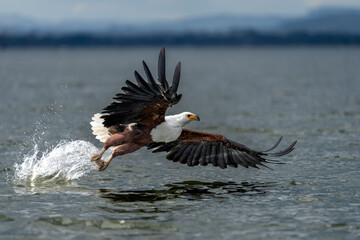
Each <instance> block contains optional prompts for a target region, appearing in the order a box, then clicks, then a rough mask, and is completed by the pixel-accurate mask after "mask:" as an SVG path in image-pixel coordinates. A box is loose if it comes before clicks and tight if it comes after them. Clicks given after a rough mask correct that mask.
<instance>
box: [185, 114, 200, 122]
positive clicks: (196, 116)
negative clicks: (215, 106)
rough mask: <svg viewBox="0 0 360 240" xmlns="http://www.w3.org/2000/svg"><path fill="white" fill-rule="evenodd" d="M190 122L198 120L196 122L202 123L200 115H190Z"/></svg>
mask: <svg viewBox="0 0 360 240" xmlns="http://www.w3.org/2000/svg"><path fill="white" fill-rule="evenodd" d="M188 118H189V119H190V120H196V121H200V117H199V116H198V115H195V114H192V115H190V117H188Z"/></svg>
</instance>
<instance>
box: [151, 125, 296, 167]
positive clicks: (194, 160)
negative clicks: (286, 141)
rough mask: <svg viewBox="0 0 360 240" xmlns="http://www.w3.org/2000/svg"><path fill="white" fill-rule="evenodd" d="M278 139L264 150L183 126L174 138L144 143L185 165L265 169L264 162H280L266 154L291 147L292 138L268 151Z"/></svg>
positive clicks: (284, 151)
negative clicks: (281, 145) (259, 167)
mask: <svg viewBox="0 0 360 240" xmlns="http://www.w3.org/2000/svg"><path fill="white" fill-rule="evenodd" d="M281 140H282V137H280V139H279V140H278V141H277V142H276V143H275V145H274V146H273V147H271V148H270V149H268V150H266V151H256V150H253V149H251V148H248V147H246V146H245V145H243V144H240V143H237V142H235V141H233V140H230V139H228V138H225V137H224V136H222V135H219V134H214V133H205V132H198V131H192V130H188V129H183V131H182V133H181V135H180V137H179V138H178V139H177V140H175V141H173V142H169V143H152V144H150V145H148V149H154V150H153V152H162V151H165V152H168V154H167V156H166V158H167V159H168V160H172V161H174V162H180V163H183V164H185V163H186V164H187V165H188V166H196V165H199V164H200V165H202V166H206V165H208V164H212V165H213V166H218V167H220V168H226V167H227V166H231V167H235V168H236V167H238V166H239V165H240V166H242V167H245V168H248V167H253V168H258V165H259V166H263V167H267V168H269V167H268V166H266V165H264V164H266V163H274V164H282V162H279V161H277V160H271V159H268V157H281V156H284V155H286V154H288V153H290V152H291V151H292V150H294V146H295V144H296V141H295V142H293V143H292V144H290V146H288V147H287V148H285V149H284V150H281V151H278V152H272V153H271V152H270V151H272V150H274V149H275V148H276V147H277V146H278V145H279V144H280V142H281Z"/></svg>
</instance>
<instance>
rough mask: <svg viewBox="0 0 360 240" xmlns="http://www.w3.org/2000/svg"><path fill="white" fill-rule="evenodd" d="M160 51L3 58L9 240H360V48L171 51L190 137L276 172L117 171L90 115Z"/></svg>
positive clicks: (1, 146) (131, 160) (2, 188)
mask: <svg viewBox="0 0 360 240" xmlns="http://www.w3.org/2000/svg"><path fill="white" fill-rule="evenodd" d="M158 51H159V48H138V49H135V48H132V49H121V48H119V49H21V50H20V49H19V50H0V99H1V103H0V121H1V125H0V131H1V134H0V238H1V239H56V238H58V237H59V236H61V238H63V239H194V238H195V239H269V238H270V239H280V238H283V239H359V238H360V187H359V186H360V157H359V155H360V137H359V136H360V48H199V49H195V48H172V47H169V48H167V67H168V69H167V71H168V78H169V79H171V78H172V73H173V69H174V67H175V65H176V63H177V61H179V60H181V61H182V68H183V70H182V80H181V83H180V87H179V92H181V93H183V99H182V101H181V102H180V103H179V104H178V105H176V106H175V107H173V108H172V109H171V110H170V111H169V113H178V112H182V111H191V112H194V113H197V114H198V115H200V116H201V122H200V123H197V122H196V123H191V124H190V125H189V126H188V127H189V128H191V129H196V130H202V131H211V132H218V133H221V134H223V135H225V136H227V137H229V138H231V139H234V140H236V141H238V142H241V143H243V144H245V145H247V146H249V147H252V148H255V149H260V150H261V149H265V148H268V147H270V146H271V145H272V144H273V143H274V142H275V141H276V139H277V138H278V137H279V136H284V138H283V143H282V145H281V147H285V146H286V144H290V143H291V141H293V140H298V144H297V145H296V149H295V151H293V152H292V153H291V154H289V155H287V156H285V157H282V158H281V160H282V161H284V162H285V163H286V164H284V165H273V166H271V167H272V168H273V169H274V170H273V171H271V170H268V169H265V168H262V169H260V170H259V169H245V168H237V169H234V168H227V169H218V168H215V167H211V166H207V167H199V166H198V167H192V168H190V167H187V166H185V165H181V164H179V163H172V162H169V161H167V160H165V156H164V154H163V153H158V154H152V153H151V152H148V151H146V150H145V149H142V150H140V151H137V152H135V153H132V154H129V155H126V156H123V157H120V158H116V159H115V160H114V161H113V162H112V163H111V165H110V167H109V168H108V169H107V170H106V171H105V172H98V171H96V168H95V166H94V165H93V164H92V163H91V162H89V158H90V156H91V155H92V154H94V153H95V152H97V151H98V150H99V149H100V148H101V144H100V143H99V142H98V141H97V140H96V139H95V138H94V137H93V136H92V134H91V129H90V125H89V122H90V118H91V116H92V115H93V114H94V113H96V112H99V111H100V110H101V109H102V108H103V107H105V106H106V105H107V104H108V103H110V102H111V98H112V96H113V95H114V94H115V93H117V92H119V91H120V88H121V87H122V86H123V85H124V81H125V80H126V79H134V77H133V71H134V70H135V69H138V70H142V69H141V60H143V59H145V60H146V61H147V62H148V64H149V65H150V68H151V69H152V70H153V71H155V70H156V62H157V55H158Z"/></svg>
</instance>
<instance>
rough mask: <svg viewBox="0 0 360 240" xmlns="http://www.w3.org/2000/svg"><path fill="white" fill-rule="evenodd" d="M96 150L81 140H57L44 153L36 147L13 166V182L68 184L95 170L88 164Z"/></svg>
mask: <svg viewBox="0 0 360 240" xmlns="http://www.w3.org/2000/svg"><path fill="white" fill-rule="evenodd" d="M96 152H98V149H97V148H96V147H95V146H94V145H93V144H92V143H90V142H87V141H83V140H75V141H65V140H62V141H60V142H59V143H58V144H57V145H56V146H55V147H54V148H52V149H50V150H47V151H45V152H43V153H41V152H40V151H39V147H38V145H37V144H35V145H34V149H33V150H32V151H31V152H30V153H28V154H26V155H25V156H24V158H23V162H22V163H16V164H15V165H14V170H15V174H14V180H15V181H21V182H28V181H30V182H32V183H36V182H41V183H44V182H59V181H71V180H74V179H78V178H80V177H82V176H85V175H87V174H88V173H90V172H91V171H94V170H97V168H96V166H95V164H94V163H92V162H90V158H91V156H92V155H93V154H95V153H96Z"/></svg>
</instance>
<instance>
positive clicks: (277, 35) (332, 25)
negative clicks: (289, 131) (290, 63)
mask: <svg viewBox="0 0 360 240" xmlns="http://www.w3.org/2000/svg"><path fill="white" fill-rule="evenodd" d="M0 6H1V8H0V47H2V48H7V47H27V46H114V45H115V46H133V45H137V46H138V45H201V46H204V45H294V44H302V45H320V44H322V45H334V44H336V45H349V44H359V43H360V37H359V35H360V24H359V23H360V3H359V2H358V1H356V0H290V1H280V0H275V1H268V0H258V1H254V2H248V1H235V0H233V1H232V0H227V1H221V2H219V1H215V0H200V1H196V2H193V1H190V0H185V1H166V0H155V1H146V0H143V1H140V0H139V1H138V0H136V1H117V0H106V1H102V2H99V1H95V0H88V1H81V0H75V1H70V0H65V1H50V0H35V1H31V3H30V2H28V1H25V0H16V1H12V0H1V1H0Z"/></svg>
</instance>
